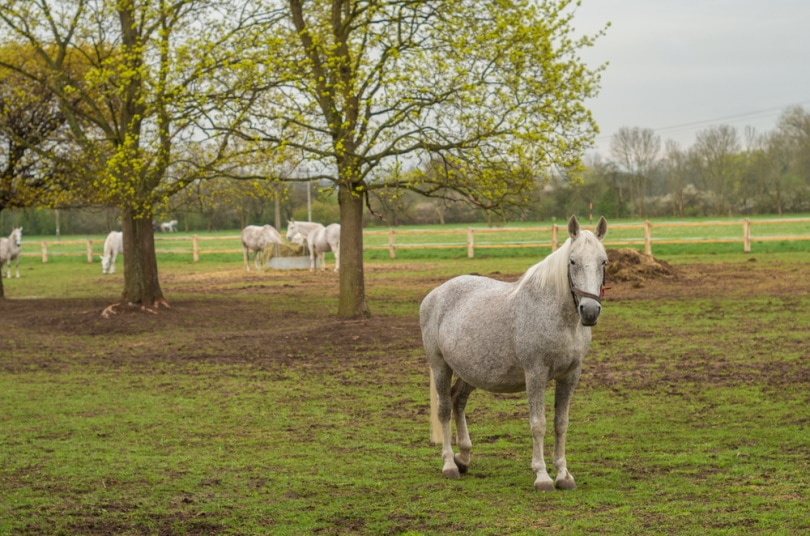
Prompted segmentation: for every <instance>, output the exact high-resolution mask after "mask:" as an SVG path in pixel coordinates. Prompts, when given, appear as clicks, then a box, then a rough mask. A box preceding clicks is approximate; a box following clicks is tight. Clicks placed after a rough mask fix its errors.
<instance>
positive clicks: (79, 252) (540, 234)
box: [21, 218, 810, 263]
mask: <svg viewBox="0 0 810 536" xmlns="http://www.w3.org/2000/svg"><path fill="white" fill-rule="evenodd" d="M808 222H810V218H793V219H776V220H754V221H751V220H749V219H747V218H746V219H745V220H741V221H716V222H663V223H651V222H649V221H645V222H642V223H626V224H611V225H610V231H611V234H615V231H617V230H635V231H637V232H638V233H637V234H638V235H639V236H637V237H628V238H622V239H616V240H610V235H608V240H606V241H605V245H606V246H610V247H630V246H644V251H645V252H646V253H647V254H650V255H651V254H652V249H653V244H712V243H717V244H719V243H740V244H742V247H743V251H744V252H746V253H748V252H750V251H751V244H752V243H754V242H769V241H795V240H810V232H809V233H807V234H799V235H780V236H767V235H755V234H752V231H751V228H752V227H755V226H756V227H759V226H768V225H774V224H793V223H808ZM586 227H587V226H586ZM676 227H693V228H698V227H703V228H712V229H716V228H717V227H731V228H734V227H736V228H737V230H738V233H739V234H736V235H734V236H725V237H710V238H701V237H694V238H672V237H666V236H664V237H658V238H656V237H655V236H654V231H656V230H662V231H663V230H665V229H667V228H676ZM505 233H509V234H512V235H515V234H519V233H531V235H532V239H530V240H522V241H519V240H498V235H504V234H505ZM363 234H364V237H366V240H365V242H366V244H367V245H366V246H365V249H366V250H388V253H389V256H390V257H391V258H392V259H395V258H396V252H397V250H402V249H431V248H433V249H458V248H466V250H467V256H468V257H469V258H473V257H474V256H475V250H478V249H487V248H501V249H510V248H529V247H532V248H533V247H550V248H551V249H552V250H554V249H556V248H557V246H558V245H559V244H560V242H561V241H563V240H565V238H566V236H567V233H566V227H565V226H560V225H556V224H554V225H550V226H544V227H506V228H472V227H470V228H467V229H402V230H400V229H389V230H387V231H373V230H371V231H364V233H363ZM663 234H666V233H663ZM381 235H382V236H383V237H384V236H386V235H387V242H386V241H385V240H384V239H383V240H380V239H379V238H377V237H380V236H381ZM431 236H432V237H434V238H436V237H441V238H445V237H450V240H449V241H447V240H445V241H441V242H437V241H429V240H428V237H431ZM455 236H458V237H459V238H458V240H455V239H454V237H455ZM420 238H421V240H420ZM369 239H370V240H369ZM239 240H240V238H239V236H206V237H203V236H197V235H191V236H188V235H185V236H171V237H168V236H167V237H164V236H160V235H158V236H156V237H155V252H156V253H157V254H159V255H161V254H169V255H189V256H191V258H192V260H193V261H194V262H199V260H200V256H201V255H209V254H223V253H226V254H235V253H239V254H241V253H242V248H241V247H239V248H234V247H233V246H232V244H234V243H235V244H239V245H240V246H241V244H240V243H239ZM215 241H229V242H230V243H229V244H226V245H224V247H222V248H217V247H211V246H209V247H208V248H206V247H205V246H206V244H213V243H214V242H215ZM189 242H190V247H188V244H189ZM381 242H382V243H381ZM28 244H31V243H30V242H29V243H28ZM23 245H24V246H25V245H26V243H25V241H24V242H23ZM57 246H58V248H57ZM74 246H75V247H74ZM103 246H104V240H103V239H90V238H88V239H82V240H60V241H56V240H43V241H42V242H41V243H40V253H32V252H25V251H23V252H22V253H21V255H22V256H23V257H36V256H41V258H42V262H43V263H47V262H48V258H49V257H53V256H86V257H87V262H88V263H92V262H93V256H94V254H95V255H99V254H101V252H102V251H101V250H102V248H103ZM183 246H186V247H183ZM54 249H58V251H54Z"/></svg>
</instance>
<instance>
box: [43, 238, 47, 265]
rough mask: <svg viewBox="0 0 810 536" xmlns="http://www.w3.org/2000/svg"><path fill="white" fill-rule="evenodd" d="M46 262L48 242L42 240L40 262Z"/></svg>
mask: <svg viewBox="0 0 810 536" xmlns="http://www.w3.org/2000/svg"><path fill="white" fill-rule="evenodd" d="M47 263H48V243H47V242H45V241H44V240H43V241H42V264H47Z"/></svg>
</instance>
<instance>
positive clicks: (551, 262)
mask: <svg viewBox="0 0 810 536" xmlns="http://www.w3.org/2000/svg"><path fill="white" fill-rule="evenodd" d="M580 238H581V237H580ZM570 253H571V239H570V238H568V239H567V240H566V241H565V243H564V244H563V245H562V246H560V247H559V248H557V250H556V251H554V252H552V253H551V254H550V255H549V256H548V257H546V258H545V259H543V260H542V261H540V262H538V263H537V264H535V265H534V266H532V267H531V268H529V269H528V270H526V273H525V274H523V277H521V278H520V280H519V281H518V282H517V285H515V288H514V289H513V290H512V292H510V294H509V297H510V298H511V297H514V296H516V295H517V294H518V293H519V292H520V291H521V290H523V287H525V286H526V285H533V286H536V287H538V288H541V289H547V288H554V289H556V290H557V292H558V293H559V294H560V295H561V296H565V295H567V294H568V293H569V292H571V289H570V285H569V283H568V256H569V254H570Z"/></svg>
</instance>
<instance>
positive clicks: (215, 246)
mask: <svg viewBox="0 0 810 536" xmlns="http://www.w3.org/2000/svg"><path fill="white" fill-rule="evenodd" d="M553 223H556V224H557V225H558V241H559V242H562V241H564V240H565V238H566V236H567V234H566V230H565V223H566V222H564V221H558V222H553ZM553 223H552V222H523V223H509V224H506V225H504V226H502V227H493V228H488V227H486V226H485V225H483V224H475V225H444V226H439V225H433V226H402V227H396V228H394V229H393V232H394V241H395V245H396V249H395V255H396V258H397V259H402V260H407V259H430V258H436V259H441V258H461V257H466V256H467V254H468V232H469V229H472V230H473V241H474V255H475V256H492V257H504V256H523V257H538V256H545V255H547V254H548V253H549V252H550V251H551V246H550V244H551V242H552V225H553ZM584 223H585V225H586V226H587V225H588V222H584ZM643 223H644V222H640V221H638V220H610V221H609V232H608V237H607V238H606V245H607V246H608V247H611V248H618V247H633V248H636V249H644V240H645V230H644V225H643ZM651 223H652V226H651V244H652V252H653V254H654V255H676V254H682V253H692V254H703V253H742V252H743V244H742V239H743V220H742V219H739V218H733V219H710V218H704V219H690V220H685V221H676V220H669V219H659V220H652V221H651ZM750 234H751V240H752V246H751V251H752V253H757V252H759V253H765V252H776V251H781V252H791V251H794V252H795V251H810V217H807V216H801V215H800V216H795V215H794V216H791V217H789V218H775V217H768V218H765V217H763V218H751V231H750ZM195 237H196V240H197V249H198V252H199V259H200V260H201V261H208V262H210V261H223V260H228V259H233V260H234V261H239V260H240V259H241V258H242V246H241V243H240V241H239V231H238V230H229V231H219V232H213V233H202V232H194V233H184V232H178V233H172V234H162V233H157V234H156V249H157V251H158V258H159V259H167V258H172V259H176V260H183V259H188V260H189V261H191V260H192V258H193V251H194V243H193V240H194V238H195ZM389 239H390V229H388V228H383V227H369V228H367V229H366V230H365V237H364V244H365V247H366V253H365V255H366V258H367V259H370V260H371V259H375V260H382V259H386V258H388V257H389V256H390V252H389ZM88 241H89V242H90V246H89V247H90V248H91V249H92V256H93V259H94V262H97V261H98V257H97V256H98V255H99V254H100V253H101V251H102V247H103V243H104V235H87V236H63V237H61V240H58V241H57V240H56V238H55V237H53V236H26V235H24V236H23V250H22V252H23V256H24V257H26V258H28V257H30V258H40V259H41V258H42V251H43V245H42V244H43V242H45V244H46V246H45V247H46V249H47V258H48V261H49V262H52V261H55V260H56V259H62V258H74V259H77V260H80V261H84V262H86V260H87V256H88ZM668 242H679V243H668ZM329 255H330V256H329V257H328V262H332V258H331V254H329Z"/></svg>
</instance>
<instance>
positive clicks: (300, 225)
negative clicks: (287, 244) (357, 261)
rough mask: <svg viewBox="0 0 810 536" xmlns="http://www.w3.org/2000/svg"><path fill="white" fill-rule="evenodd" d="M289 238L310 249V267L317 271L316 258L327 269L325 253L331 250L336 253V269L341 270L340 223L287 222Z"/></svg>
mask: <svg viewBox="0 0 810 536" xmlns="http://www.w3.org/2000/svg"><path fill="white" fill-rule="evenodd" d="M287 240H289V241H291V242H295V243H296V244H298V245H305V244H306V247H307V249H309V269H310V271H315V259H316V258H318V259H319V260H320V262H321V267H322V268H323V269H324V270H326V260H325V253H326V252H327V251H331V252H333V253H334V254H335V271H336V272H337V271H338V270H340V224H339V223H332V224H330V225H327V226H326V227H324V226H323V225H322V224H320V223H315V222H311V221H295V220H289V221H288V222H287Z"/></svg>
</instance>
